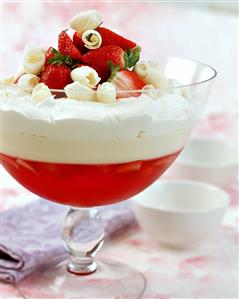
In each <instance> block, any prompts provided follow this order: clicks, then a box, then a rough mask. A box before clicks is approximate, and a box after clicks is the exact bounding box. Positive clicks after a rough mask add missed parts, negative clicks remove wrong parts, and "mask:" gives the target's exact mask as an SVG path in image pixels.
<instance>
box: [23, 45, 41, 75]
mask: <svg viewBox="0 0 239 299" xmlns="http://www.w3.org/2000/svg"><path fill="white" fill-rule="evenodd" d="M44 64H45V54H44V52H43V50H42V49H40V48H38V47H36V46H34V45H27V46H26V47H25V49H24V53H23V68H24V71H25V72H26V73H29V74H34V75H38V74H39V73H40V72H41V70H42V68H43V66H44Z"/></svg>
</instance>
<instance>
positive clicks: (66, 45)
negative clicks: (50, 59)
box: [58, 31, 81, 60]
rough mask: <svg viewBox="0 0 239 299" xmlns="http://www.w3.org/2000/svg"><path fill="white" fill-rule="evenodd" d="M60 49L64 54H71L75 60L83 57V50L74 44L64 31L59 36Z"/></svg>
mask: <svg viewBox="0 0 239 299" xmlns="http://www.w3.org/2000/svg"><path fill="white" fill-rule="evenodd" d="M58 50H59V52H60V53H61V54H63V55H69V56H70V57H71V58H72V59H73V60H80V59H81V52H80V51H79V49H77V47H76V46H75V45H74V43H73V41H72V40H71V38H70V37H69V35H68V34H67V33H66V31H62V32H61V33H60V34H59V37H58Z"/></svg>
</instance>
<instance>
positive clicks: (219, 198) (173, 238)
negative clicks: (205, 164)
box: [133, 180, 229, 247]
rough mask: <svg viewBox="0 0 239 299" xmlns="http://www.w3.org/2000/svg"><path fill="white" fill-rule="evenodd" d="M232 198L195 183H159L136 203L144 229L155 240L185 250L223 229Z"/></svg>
mask: <svg viewBox="0 0 239 299" xmlns="http://www.w3.org/2000/svg"><path fill="white" fill-rule="evenodd" d="M228 203H229V196H228V194H227V193H226V192H224V191H223V190H221V189H220V188H218V187H215V186H212V185H209V184H206V183H202V182H195V181H186V180H165V181H158V182H157V183H155V184H153V185H152V186H151V187H150V188H148V189H146V190H145V191H144V192H142V193H140V194H138V195H137V196H136V197H134V199H133V209H134V212H135V215H136V218H137V220H138V222H139V224H140V226H141V227H142V229H143V230H144V231H145V232H147V233H148V234H149V235H150V236H152V237H153V238H154V239H157V240H159V241H161V242H162V243H164V244H167V245H170V246H174V247H185V246H189V245H192V244H193V243H197V242H200V241H201V240H203V239H205V238H207V237H209V236H210V235H212V234H213V233H215V231H216V229H217V228H219V226H220V224H221V222H222V220H223V216H224V213H225V210H226V207H227V206H228Z"/></svg>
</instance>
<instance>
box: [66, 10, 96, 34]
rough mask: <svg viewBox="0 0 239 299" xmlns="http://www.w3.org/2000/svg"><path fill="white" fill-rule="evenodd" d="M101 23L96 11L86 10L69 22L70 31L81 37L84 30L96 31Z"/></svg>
mask: <svg viewBox="0 0 239 299" xmlns="http://www.w3.org/2000/svg"><path fill="white" fill-rule="evenodd" d="M101 23H102V18H101V16H100V14H99V12H98V11H96V10H87V11H83V12H80V13H79V14H78V15H76V16H75V17H74V18H72V20H71V21H70V26H71V28H72V29H74V30H75V31H77V32H78V33H79V34H80V35H82V34H83V33H84V32H85V31H86V30H91V29H96V28H97V27H98V26H99V25H100V24H101Z"/></svg>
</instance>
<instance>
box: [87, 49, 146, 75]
mask: <svg viewBox="0 0 239 299" xmlns="http://www.w3.org/2000/svg"><path fill="white" fill-rule="evenodd" d="M140 50H141V49H140V47H136V48H135V49H133V50H129V51H124V50H123V49H122V48H121V47H119V46H115V45H108V46H103V47H100V48H98V49H96V50H91V51H89V52H88V53H87V54H85V55H83V56H82V58H81V61H82V62H84V63H85V64H87V65H90V66H91V67H93V68H96V71H97V72H98V73H99V75H100V74H104V77H106V78H107V77H109V76H110V72H111V68H112V66H114V67H118V69H120V70H122V69H127V68H131V67H132V66H134V65H135V64H136V62H137V61H138V60H139V56H140ZM101 77H102V76H101Z"/></svg>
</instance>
